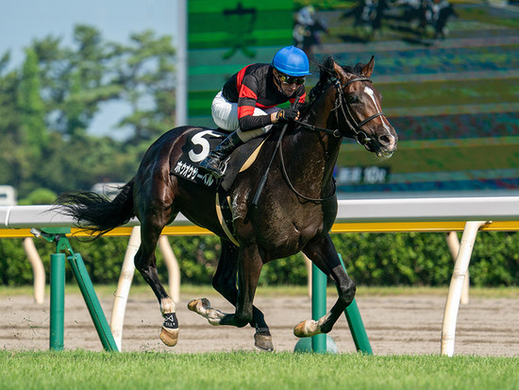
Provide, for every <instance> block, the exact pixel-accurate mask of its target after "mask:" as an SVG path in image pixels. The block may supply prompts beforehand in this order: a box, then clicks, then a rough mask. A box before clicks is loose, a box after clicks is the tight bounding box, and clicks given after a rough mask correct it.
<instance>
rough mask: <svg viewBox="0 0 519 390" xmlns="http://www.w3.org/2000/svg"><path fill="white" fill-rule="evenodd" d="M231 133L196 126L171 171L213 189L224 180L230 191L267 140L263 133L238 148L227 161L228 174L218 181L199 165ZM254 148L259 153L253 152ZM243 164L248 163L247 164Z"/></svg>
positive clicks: (189, 134) (225, 162)
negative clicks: (235, 180)
mask: <svg viewBox="0 0 519 390" xmlns="http://www.w3.org/2000/svg"><path fill="white" fill-rule="evenodd" d="M228 135H229V134H228V133H222V132H220V131H218V130H213V129H196V130H194V131H191V132H189V133H188V135H187V140H186V143H185V145H184V146H183V147H182V155H181V156H180V158H179V159H178V161H177V163H176V164H175V166H174V167H173V169H172V170H171V174H172V175H175V176H178V177H181V178H183V179H186V180H189V181H192V182H193V183H196V184H199V185H203V186H206V187H213V188H217V187H218V186H219V185H220V183H221V182H222V180H223V181H224V182H223V183H222V187H223V188H224V189H225V190H226V191H228V190H229V188H230V187H231V185H232V183H233V182H234V179H236V176H237V175H238V173H240V172H242V171H243V170H245V169H246V168H247V167H249V166H250V164H252V161H253V160H254V158H255V157H256V156H257V151H256V150H257V149H258V146H260V145H261V143H262V142H263V141H264V139H265V137H264V136H260V137H258V138H255V139H252V140H250V141H248V142H246V143H245V144H244V145H241V146H239V147H238V148H236V150H235V151H234V152H233V153H232V154H231V156H230V157H229V158H227V159H226V160H225V161H224V164H225V169H224V172H225V176H224V177H223V179H220V180H217V179H216V178H215V177H214V176H213V175H212V174H210V173H209V172H206V171H205V170H204V169H203V168H200V162H201V161H202V160H203V159H205V158H206V157H207V155H208V154H209V152H210V151H211V150H213V149H214V148H215V147H216V146H217V145H218V144H220V143H221V142H222V141H223V140H224V139H225V138H226V137H227V136H228ZM255 151H256V153H254V152H255ZM251 155H252V156H254V158H252V156H251ZM249 157H251V158H249ZM251 160H252V161H251ZM244 164H246V165H245V166H244Z"/></svg>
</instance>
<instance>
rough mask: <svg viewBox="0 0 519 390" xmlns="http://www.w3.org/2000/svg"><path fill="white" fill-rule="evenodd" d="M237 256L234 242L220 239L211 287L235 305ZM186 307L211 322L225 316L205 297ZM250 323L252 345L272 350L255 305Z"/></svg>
mask: <svg viewBox="0 0 519 390" xmlns="http://www.w3.org/2000/svg"><path fill="white" fill-rule="evenodd" d="M237 257H238V248H237V247H236V246H235V245H234V244H232V243H230V242H228V241H224V240H222V253H221V255H220V260H219V261H218V268H217V269H216V273H215V275H214V277H213V287H214V289H215V290H216V291H218V292H219V293H220V294H222V296H223V297H224V298H225V299H227V300H228V301H229V302H230V303H231V304H232V305H233V306H236V303H237V301H238V289H237V288H236V275H237V272H238V268H237ZM188 307H189V308H190V309H191V310H193V311H195V312H197V313H198V314H201V315H203V316H204V317H206V318H208V320H209V322H210V323H213V324H219V322H220V320H221V319H222V318H223V317H224V316H225V314H224V313H222V312H220V311H219V310H215V309H213V308H211V306H210V302H209V301H208V300H206V299H195V300H193V301H191V302H190V303H189V305H188ZM211 317H212V318H211ZM250 325H251V326H252V327H253V328H255V329H256V333H255V334H254V345H255V346H256V347H257V348H259V349H261V350H264V351H273V350H274V346H273V344H272V336H271V334H270V330H269V327H268V325H267V323H266V322H265V317H264V315H263V313H262V312H261V310H259V309H258V308H257V307H256V306H253V307H252V321H251V322H250Z"/></svg>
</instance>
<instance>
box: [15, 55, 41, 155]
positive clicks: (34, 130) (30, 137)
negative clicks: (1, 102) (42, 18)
mask: <svg viewBox="0 0 519 390" xmlns="http://www.w3.org/2000/svg"><path fill="white" fill-rule="evenodd" d="M25 53H26V55H27V57H26V60H25V63H24V65H23V70H22V75H21V80H20V85H19V88H18V94H17V106H18V113H19V115H20V125H21V126H20V129H21V132H22V135H23V144H24V145H25V146H26V147H27V148H28V149H29V151H30V153H31V155H32V156H34V158H36V159H38V158H39V157H40V156H41V148H42V147H43V146H45V144H46V142H47V138H48V137H47V128H46V126H45V109H44V104H43V100H42V98H41V96H40V73H39V68H38V57H37V56H36V53H35V51H34V50H33V49H31V48H28V49H26V51H25Z"/></svg>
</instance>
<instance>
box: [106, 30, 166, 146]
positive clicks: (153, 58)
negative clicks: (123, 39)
mask: <svg viewBox="0 0 519 390" xmlns="http://www.w3.org/2000/svg"><path fill="white" fill-rule="evenodd" d="M130 40H131V44H130V45H128V46H125V45H118V44H115V45H114V53H115V55H116V57H117V59H116V65H115V69H116V78H115V80H114V83H116V84H119V85H121V86H122V98H123V99H124V100H126V101H127V102H129V104H130V106H131V108H132V114H130V115H129V116H127V117H126V118H124V119H123V120H122V121H121V122H120V124H119V125H120V126H121V127H123V126H129V127H130V128H131V129H133V132H134V134H133V137H132V140H131V142H132V143H134V144H137V143H139V142H141V141H143V140H145V141H147V140H150V139H153V138H156V137H157V136H159V135H161V134H162V133H163V132H164V131H165V130H167V129H169V128H170V127H172V125H173V123H174V112H175V101H174V96H175V93H174V89H175V80H174V70H175V68H174V55H175V49H174V48H173V46H172V45H171V37H169V36H164V37H158V38H156V37H155V34H154V32H153V31H150V30H148V31H144V32H142V33H138V34H132V35H131V37H130Z"/></svg>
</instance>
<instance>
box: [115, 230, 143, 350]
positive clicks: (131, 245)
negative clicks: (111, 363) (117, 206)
mask: <svg viewBox="0 0 519 390" xmlns="http://www.w3.org/2000/svg"><path fill="white" fill-rule="evenodd" d="M140 245H141V227H140V226H135V227H134V228H133V229H132V234H131V235H130V240H129V241H128V247H127V248H126V253H125V255H124V262H123V266H122V269H121V275H120V276H119V283H118V284H117V291H116V292H115V298H114V306H113V309H112V318H111V319H110V329H111V330H112V334H113V336H114V340H115V343H116V344H117V348H118V349H119V351H122V341H123V324H124V313H125V312H126V302H127V301H128V295H129V293H130V287H131V286H132V281H133V275H134V273H135V264H134V262H133V259H134V257H135V254H136V253H137V251H138V250H139V246H140Z"/></svg>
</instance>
